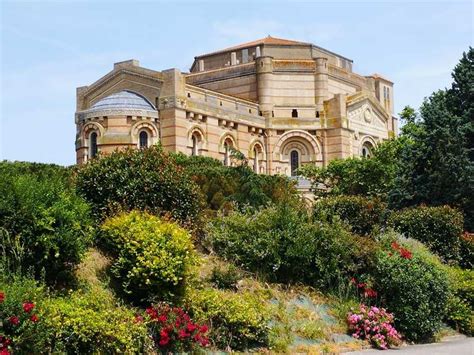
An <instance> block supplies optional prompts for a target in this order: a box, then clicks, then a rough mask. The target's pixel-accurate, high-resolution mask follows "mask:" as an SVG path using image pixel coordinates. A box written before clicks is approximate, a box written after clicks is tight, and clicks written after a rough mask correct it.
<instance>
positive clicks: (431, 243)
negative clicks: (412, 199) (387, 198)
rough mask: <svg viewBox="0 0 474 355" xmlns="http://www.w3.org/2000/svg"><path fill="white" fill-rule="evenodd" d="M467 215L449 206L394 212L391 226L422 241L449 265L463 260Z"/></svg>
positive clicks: (409, 236)
mask: <svg viewBox="0 0 474 355" xmlns="http://www.w3.org/2000/svg"><path fill="white" fill-rule="evenodd" d="M463 224H464V220H463V215H462V213H461V212H460V211H458V210H457V209H454V208H452V207H449V206H440V207H428V206H419V207H412V208H407V209H404V210H401V211H397V212H394V213H393V214H392V215H391V216H390V219H389V225H390V226H392V227H393V228H394V229H395V230H396V231H398V232H400V233H402V234H403V235H405V236H406V237H408V238H413V239H416V240H419V241H420V242H422V243H423V244H425V245H426V246H428V248H429V249H430V250H431V251H432V252H434V253H435V254H437V255H439V256H440V257H441V258H442V259H443V261H445V262H453V263H456V262H458V261H459V260H460V246H461V233H462V231H463Z"/></svg>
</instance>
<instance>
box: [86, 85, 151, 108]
mask: <svg viewBox="0 0 474 355" xmlns="http://www.w3.org/2000/svg"><path fill="white" fill-rule="evenodd" d="M118 108H120V109H132V110H148V111H149V110H155V107H154V106H153V105H152V104H151V103H150V101H148V100H147V99H146V98H144V97H143V96H141V95H138V94H136V93H134V92H131V91H127V90H123V91H120V92H117V93H115V94H112V95H109V96H107V97H104V98H103V99H100V100H99V101H97V102H96V103H95V104H94V105H92V107H91V110H107V109H118Z"/></svg>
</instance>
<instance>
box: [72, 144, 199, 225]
mask: <svg viewBox="0 0 474 355" xmlns="http://www.w3.org/2000/svg"><path fill="white" fill-rule="evenodd" d="M76 184H77V189H78V191H79V192H80V194H81V195H83V196H84V197H85V198H86V200H87V201H89V202H90V203H91V205H92V207H93V212H94V214H95V215H96V216H97V217H98V218H99V219H104V218H105V217H107V216H109V215H113V214H114V213H116V212H118V211H130V210H134V209H136V210H142V211H148V212H150V213H152V214H156V215H159V216H162V215H170V216H171V217H172V218H173V219H175V220H177V221H179V222H180V223H182V224H185V225H196V224H197V223H198V217H199V212H200V208H201V197H200V194H199V190H198V188H197V186H196V185H195V184H194V183H193V182H192V181H190V179H189V178H188V176H187V174H186V173H185V171H184V170H183V168H181V167H179V166H178V165H177V164H176V163H175V161H174V159H172V158H171V157H170V156H169V155H168V154H167V153H165V152H163V149H162V148H161V147H160V146H153V147H151V148H148V149H141V150H132V149H129V150H126V151H120V152H117V151H116V152H114V153H112V154H110V155H107V156H104V157H102V158H100V159H95V160H92V161H90V162H89V163H88V164H85V165H83V166H81V167H80V168H79V170H78V173H77V179H76Z"/></svg>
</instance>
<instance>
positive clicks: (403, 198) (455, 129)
mask: <svg viewBox="0 0 474 355" xmlns="http://www.w3.org/2000/svg"><path fill="white" fill-rule="evenodd" d="M452 76H453V79H454V82H453V84H452V88H451V89H449V90H440V91H438V92H435V93H433V94H432V95H431V96H430V97H429V98H427V99H426V100H425V102H424V103H423V105H422V106H421V108H420V117H418V116H417V114H416V112H415V111H414V110H413V109H411V108H406V109H405V110H404V111H403V112H402V115H401V116H402V118H403V119H404V120H405V121H406V122H407V124H405V126H404V127H403V129H402V135H403V136H404V138H405V139H406V141H407V144H406V145H404V146H403V147H402V149H401V150H400V154H399V163H398V171H397V176H396V179H395V184H394V188H393V190H392V191H391V194H390V200H391V205H392V206H394V207H396V208H401V207H406V206H412V205H419V204H422V203H425V204H429V205H434V206H439V205H445V204H447V205H450V206H454V207H458V208H460V209H461V210H462V211H463V213H464V217H465V227H466V228H467V229H468V230H473V229H474V219H473V218H474V217H473V216H474V199H472V196H473V195H474V158H473V154H474V145H473V144H474V143H473V142H474V140H473V137H474V123H473V120H472V117H473V112H474V95H473V93H472V87H473V86H474V49H473V48H470V49H469V51H468V53H464V54H463V58H462V59H461V61H460V62H459V64H458V65H457V66H456V68H455V69H454V71H453V74H452Z"/></svg>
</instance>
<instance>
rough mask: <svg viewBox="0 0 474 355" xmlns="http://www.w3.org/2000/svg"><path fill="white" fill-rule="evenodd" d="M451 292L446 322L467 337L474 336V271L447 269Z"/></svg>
mask: <svg viewBox="0 0 474 355" xmlns="http://www.w3.org/2000/svg"><path fill="white" fill-rule="evenodd" d="M446 271H447V273H448V276H449V281H450V285H451V292H452V294H451V295H450V297H449V299H448V304H447V310H446V319H445V320H446V321H447V323H448V324H451V325H453V326H454V327H455V328H456V329H457V330H459V331H460V332H463V333H465V334H467V335H469V336H472V335H473V334H474V271H473V270H462V269H459V268H455V267H451V268H447V270H446Z"/></svg>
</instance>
